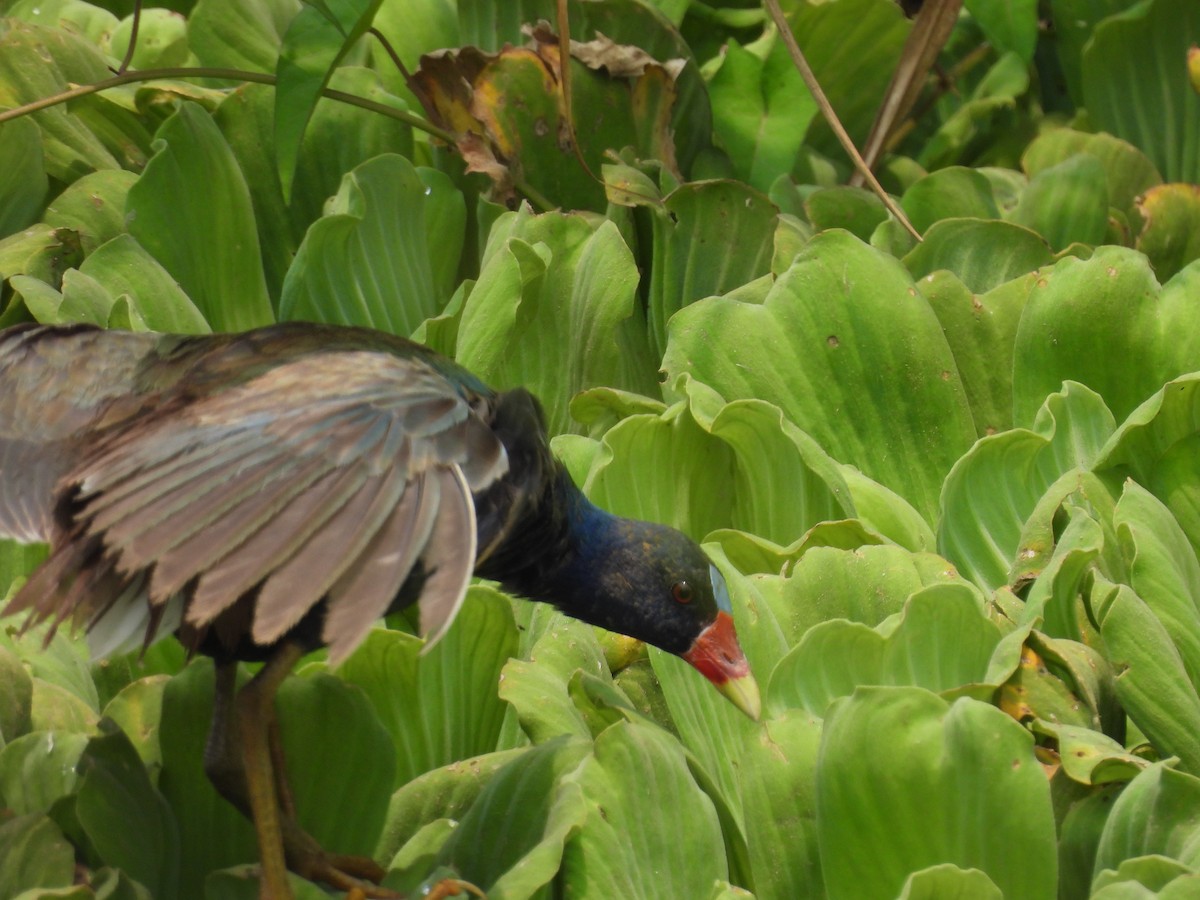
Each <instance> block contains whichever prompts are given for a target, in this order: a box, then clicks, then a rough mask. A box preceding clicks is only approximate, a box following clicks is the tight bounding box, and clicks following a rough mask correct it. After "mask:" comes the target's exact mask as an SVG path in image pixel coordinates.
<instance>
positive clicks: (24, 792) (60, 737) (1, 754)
mask: <svg viewBox="0 0 1200 900" xmlns="http://www.w3.org/2000/svg"><path fill="white" fill-rule="evenodd" d="M88 740H89V739H88V736H87V735H84V734H72V733H70V732H65V731H36V732H34V733H32V734H26V735H23V736H22V737H19V738H16V739H14V740H12V741H9V743H8V745H7V746H5V747H4V749H3V750H0V797H3V798H4V803H5V805H6V806H7V807H8V809H11V810H12V811H13V813H15V814H16V815H18V816H24V815H28V814H30V813H48V812H50V809H51V807H52V806H54V804H55V802H57V801H58V800H59V799H61V798H63V797H68V796H71V795H72V794H74V793H75V792H76V790H77V788H78V781H79V776H78V775H77V774H76V764H77V763H78V762H79V757H80V756H81V755H82V754H83V751H84V748H85V747H87V745H88Z"/></svg>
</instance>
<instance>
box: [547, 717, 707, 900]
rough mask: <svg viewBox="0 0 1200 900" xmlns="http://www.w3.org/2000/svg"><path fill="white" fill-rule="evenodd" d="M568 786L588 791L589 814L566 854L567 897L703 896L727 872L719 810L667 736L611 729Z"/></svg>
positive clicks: (636, 728)
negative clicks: (717, 812)
mask: <svg viewBox="0 0 1200 900" xmlns="http://www.w3.org/2000/svg"><path fill="white" fill-rule="evenodd" d="M569 783H570V784H572V785H575V786H576V787H577V788H578V789H579V790H580V791H581V792H582V796H583V800H584V803H585V804H586V809H587V819H586V821H585V822H584V823H583V827H582V829H581V830H580V831H579V833H578V834H577V835H576V836H575V837H574V838H572V839H571V840H570V841H569V842H568V843H567V846H566V850H565V852H564V854H563V871H562V873H561V875H560V877H561V879H562V884H563V885H564V890H565V892H566V893H567V894H568V895H580V896H589V897H591V896H595V897H626V898H630V900H639V898H640V900H657V898H660V897H699V896H707V894H708V893H709V891H710V890H711V888H712V884H713V882H714V881H715V880H717V879H724V878H726V877H727V869H726V863H725V853H724V844H723V842H722V840H721V832H720V828H719V827H718V824H717V816H716V812H715V811H714V809H713V806H712V803H711V801H709V799H708V798H707V797H706V796H705V795H704V794H703V793H702V792H701V791H700V789H699V787H697V785H696V782H695V781H694V780H693V779H692V777H691V775H690V774H689V773H688V769H687V763H686V762H685V760H684V755H683V753H682V751H681V750H680V748H679V745H678V744H677V743H676V742H675V741H674V740H673V739H672V738H671V737H670V736H669V735H667V734H666V733H664V732H662V731H660V730H658V729H656V728H654V727H653V726H649V725H641V724H634V723H631V722H622V723H618V724H616V725H614V726H612V727H611V728H609V729H608V730H607V731H605V732H604V733H603V734H602V735H600V737H599V738H597V739H596V745H595V751H594V755H592V756H590V757H588V758H587V759H586V760H584V762H583V763H582V765H580V767H579V769H578V770H577V771H576V772H575V773H574V774H573V775H572V776H571V777H570V779H569Z"/></svg>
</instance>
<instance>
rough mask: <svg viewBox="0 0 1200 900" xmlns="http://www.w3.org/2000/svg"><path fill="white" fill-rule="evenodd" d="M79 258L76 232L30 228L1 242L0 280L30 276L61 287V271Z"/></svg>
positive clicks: (75, 262)
mask: <svg viewBox="0 0 1200 900" xmlns="http://www.w3.org/2000/svg"><path fill="white" fill-rule="evenodd" d="M82 259H83V249H82V248H81V247H80V244H79V235H77V234H75V232H73V231H71V230H70V229H67V228H51V227H50V226H49V225H32V226H30V227H29V228H26V229H25V230H24V231H20V232H17V233H16V234H13V235H9V236H8V237H7V238H4V239H2V240H0V279H11V278H12V277H13V276H14V275H29V276H31V277H33V278H36V279H38V280H39V281H42V282H45V283H47V284H51V285H54V284H61V282H62V276H63V272H65V271H66V270H67V268H69V267H70V266H74V265H78V263H79V261H80V260H82ZM18 321H20V320H18ZM5 324H12V323H5Z"/></svg>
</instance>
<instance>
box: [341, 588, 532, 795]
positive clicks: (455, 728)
mask: <svg viewBox="0 0 1200 900" xmlns="http://www.w3.org/2000/svg"><path fill="white" fill-rule="evenodd" d="M422 647H423V643H422V642H421V641H420V640H418V639H416V638H414V637H412V636H411V635H407V634H403V633H401V632H397V631H387V630H375V631H372V632H370V633H369V634H368V635H367V638H366V640H365V641H364V642H363V644H362V646H361V647H360V648H359V649H358V650H356V651H355V653H354V654H353V655H352V656H351V657H350V658H349V659H347V660H346V662H345V663H343V664H342V665H341V667H340V668H339V669H338V675H339V676H340V677H341V678H342V679H344V680H346V681H348V682H350V683H351V684H356V685H358V686H359V687H361V688H362V689H363V690H364V691H366V694H367V696H368V697H369V698H370V700H371V703H372V705H373V706H374V708H375V712H376V713H377V714H378V716H379V718H380V720H381V721H382V722H383V725H384V726H385V727H386V728H387V730H388V732H389V734H390V735H391V738H392V742H393V744H394V749H393V756H394V759H395V772H396V775H395V782H394V784H392V785H391V787H392V788H396V787H399V786H401V785H403V784H406V783H407V782H409V781H411V780H412V779H414V778H416V777H417V776H418V775H420V774H421V773H423V772H427V771H429V770H430V769H436V768H439V767H441V766H444V765H448V764H449V763H452V762H454V761H455V760H457V759H466V758H467V757H470V756H477V755H479V754H480V753H487V752H488V751H491V750H494V749H495V748H496V741H497V737H498V735H499V733H500V724H501V721H502V720H503V718H504V711H505V705H504V703H503V702H501V700H500V699H499V698H498V697H497V696H496V685H497V683H498V681H499V679H500V672H501V669H502V668H503V667H504V664H505V663H506V662H508V659H509V657H510V656H513V655H515V654H516V652H517V634H516V626H515V625H514V624H513V618H512V611H511V607H510V604H509V601H508V599H507V598H506V597H504V596H503V595H501V594H499V593H497V592H496V591H494V590H491V589H489V588H485V587H475V588H472V589H471V591H470V592H469V594H468V595H467V599H466V601H465V602H464V604H463V607H462V609H461V610H459V613H458V616H457V617H456V619H455V624H454V627H453V628H451V629H450V630H449V631H448V632H447V633H446V635H445V637H444V638H443V639H442V640H441V641H440V642H439V643H438V644H437V646H435V647H434V648H433V650H431V651H430V652H429V653H428V654H427V655H424V656H422V655H420V653H421V648H422Z"/></svg>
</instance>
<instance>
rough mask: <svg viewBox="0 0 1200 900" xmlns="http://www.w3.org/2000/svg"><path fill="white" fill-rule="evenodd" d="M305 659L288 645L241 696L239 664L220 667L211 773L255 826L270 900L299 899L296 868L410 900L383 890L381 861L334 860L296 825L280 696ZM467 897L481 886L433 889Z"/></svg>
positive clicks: (448, 883)
mask: <svg viewBox="0 0 1200 900" xmlns="http://www.w3.org/2000/svg"><path fill="white" fill-rule="evenodd" d="M301 655H302V649H301V648H300V647H298V646H293V644H284V646H282V647H281V648H280V649H278V650H277V652H276V654H275V655H274V656H271V659H270V660H268V661H266V664H265V665H264V666H263V667H262V668H260V670H259V672H258V674H256V676H254V677H253V678H252V679H251V680H250V682H248V683H247V684H246V685H245V686H244V688H242V689H241V690H240V691H239V690H236V680H238V665H236V664H235V662H232V661H226V662H218V664H217V668H216V698H215V703H214V708H212V727H211V731H210V732H209V742H208V746H206V748H205V752H204V768H205V770H206V772H208V775H209V778H210V780H211V781H212V784H214V786H215V787H216V788H217V791H218V792H220V793H221V794H222V796H223V797H224V798H226V799H227V800H229V802H230V803H232V804H233V805H234V806H236V808H238V809H239V810H241V812H242V814H244V815H245V816H247V817H248V818H250V820H251V821H252V822H253V823H254V832H256V835H257V836H258V853H259V859H260V863H262V872H263V877H262V884H260V888H259V892H260V893H259V896H260V898H263V900H292V889H290V887H289V886H288V870H289V869H290V870H292V871H294V872H295V874H296V875H299V876H301V877H304V878H308V880H310V881H318V882H324V883H325V884H329V886H330V887H332V888H337V889H340V890H344V892H348V898H354V900H359V899H360V898H392V899H397V898H402V895H401V894H397V893H396V892H394V890H389V889H388V888H382V887H379V884H378V882H379V881H382V880H383V876H384V875H385V871H384V870H383V869H382V868H380V866H379V865H378V864H377V863H376V862H374V860H372V859H370V858H366V857H350V856H338V854H331V853H326V852H325V851H324V850H323V848H322V846H320V845H319V844H317V841H316V840H314V839H313V838H312V836H311V835H310V834H308V833H307V832H305V830H304V829H302V828H301V827H300V823H299V822H298V821H296V818H295V810H294V808H293V803H292V794H290V791H289V790H288V785H287V779H286V773H284V758H283V750H282V746H281V744H280V731H278V722H277V720H276V716H275V695H276V692H277V691H278V688H280V684H282V682H283V679H284V678H287V676H288V673H289V672H290V671H292V667H293V666H294V665H295V662H296V660H298V659H299V658H300V656H301ZM462 892H468V893H472V894H476V895H478V896H482V892H480V890H479V888H476V887H475V886H474V884H469V883H467V882H462V881H457V880H455V878H448V880H445V881H443V882H439V883H438V884H436V886H433V888H432V890H431V893H430V894H428V898H430V899H431V900H432V899H440V898H448V896H451V895H454V894H457V893H462Z"/></svg>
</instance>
